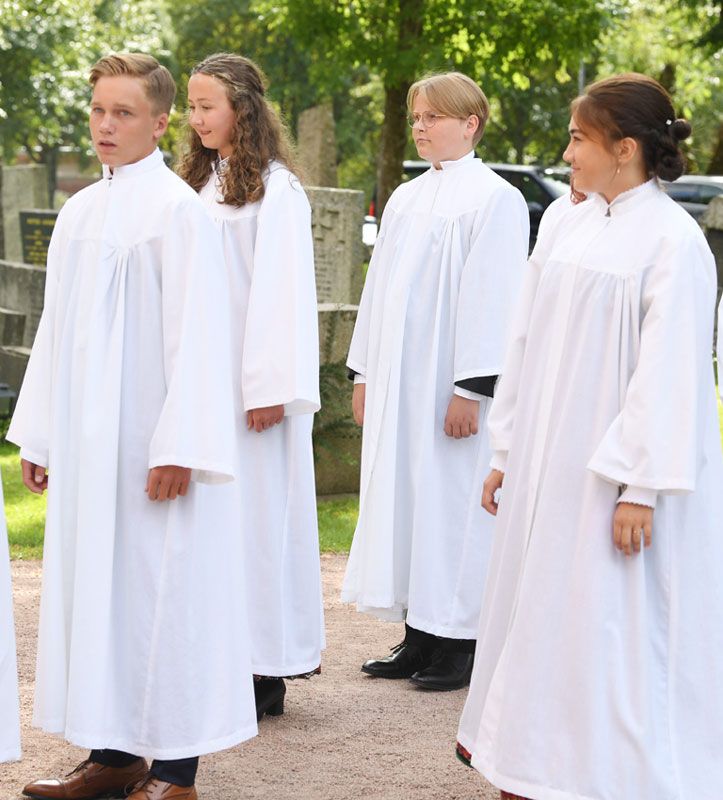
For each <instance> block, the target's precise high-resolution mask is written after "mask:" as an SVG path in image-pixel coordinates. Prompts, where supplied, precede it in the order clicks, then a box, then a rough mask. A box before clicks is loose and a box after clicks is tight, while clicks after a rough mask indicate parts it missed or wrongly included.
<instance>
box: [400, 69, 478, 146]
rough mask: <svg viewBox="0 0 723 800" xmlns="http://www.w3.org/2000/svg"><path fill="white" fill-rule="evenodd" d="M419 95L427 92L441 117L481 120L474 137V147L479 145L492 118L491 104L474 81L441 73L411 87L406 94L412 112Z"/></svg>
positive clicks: (452, 74)
mask: <svg viewBox="0 0 723 800" xmlns="http://www.w3.org/2000/svg"><path fill="white" fill-rule="evenodd" d="M420 92H424V96H425V97H426V98H427V100H428V102H429V105H430V106H432V108H434V109H435V111H439V112H440V114H447V115H448V116H450V117H457V118H458V119H467V117H469V116H470V115H471V114H474V115H475V116H476V117H477V118H478V119H479V125H478V126H477V130H476V131H475V133H474V136H473V137H472V143H473V144H475V145H477V144H478V143H479V141H480V139H481V138H482V134H483V133H484V130H485V126H486V125H487V120H488V119H489V118H490V104H489V101H488V100H487V96H486V95H485V93H484V92H483V91H482V89H480V87H479V86H478V85H477V84H476V83H475V82H474V81H473V80H472V78H469V77H468V76H467V75H463V74H462V73H461V72H442V73H439V74H437V75H426V76H425V77H424V78H420V79H419V80H418V81H416V82H415V83H413V84H412V85H411V86H410V88H409V92H408V93H407V108H408V109H409V111H411V110H412V106H413V105H414V101H415V100H416V99H417V95H418V94H419V93H420Z"/></svg>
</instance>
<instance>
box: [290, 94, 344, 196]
mask: <svg viewBox="0 0 723 800" xmlns="http://www.w3.org/2000/svg"><path fill="white" fill-rule="evenodd" d="M297 146H298V151H299V160H300V161H301V165H302V167H303V170H304V177H305V178H306V180H307V182H308V183H313V184H314V185H315V186H337V185H338V182H337V171H336V132H335V125H334V111H333V109H332V107H331V103H326V104H324V105H320V106H314V108H307V109H306V111H302V112H301V114H300V115H299V132H298V136H297Z"/></svg>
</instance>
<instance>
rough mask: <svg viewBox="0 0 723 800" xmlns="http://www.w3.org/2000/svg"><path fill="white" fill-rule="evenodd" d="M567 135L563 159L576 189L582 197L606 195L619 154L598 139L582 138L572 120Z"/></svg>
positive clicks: (611, 182) (574, 121) (575, 123)
mask: <svg viewBox="0 0 723 800" xmlns="http://www.w3.org/2000/svg"><path fill="white" fill-rule="evenodd" d="M569 133H570V143H569V144H568V145H567V149H566V150H565V152H564V153H563V155H562V157H563V158H564V159H565V161H567V163H568V164H570V166H571V167H572V179H573V185H574V187H575V189H577V190H578V191H581V192H584V193H585V194H588V193H590V192H598V193H600V194H605V193H606V192H608V191H609V190H610V188H611V185H612V184H613V182H614V181H615V179H616V177H617V175H618V174H619V173H618V167H619V165H620V161H619V154H618V153H617V152H615V151H614V150H613V151H611V150H610V149H608V147H607V146H606V145H605V144H604V143H603V142H602V141H600V140H599V139H598V138H597V136H596V138H595V139H591V138H590V136H588V135H587V134H585V133H584V132H583V131H582V130H581V129H580V127H579V126H578V124H577V122H576V120H575V117H572V119H571V120H570V127H569Z"/></svg>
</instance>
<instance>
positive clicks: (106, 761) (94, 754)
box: [90, 750, 140, 768]
mask: <svg viewBox="0 0 723 800" xmlns="http://www.w3.org/2000/svg"><path fill="white" fill-rule="evenodd" d="M139 758H140V756H134V755H131V754H130V753H124V752H123V751H122V750H91V751H90V760H91V761H92V762H93V763H94V764H102V765H103V766H104V767H119V768H123V767H130V765H131V764H132V763H133V762H134V761H138V759H139Z"/></svg>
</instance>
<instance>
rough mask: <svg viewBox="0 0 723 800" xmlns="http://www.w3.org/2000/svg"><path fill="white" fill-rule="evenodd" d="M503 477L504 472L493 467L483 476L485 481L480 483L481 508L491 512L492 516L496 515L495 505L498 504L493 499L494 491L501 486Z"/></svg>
mask: <svg viewBox="0 0 723 800" xmlns="http://www.w3.org/2000/svg"><path fill="white" fill-rule="evenodd" d="M504 479H505V473H504V472H500V471H499V470H498V469H493V470H492V472H490V474H489V475H488V476H487V477H486V478H485V482H484V484H483V485H482V508H484V510H485V511H488V512H489V513H490V514H492V516H493V517H496V516H497V507H498V505H499V503H497V501H496V500H495V492H496V491H497V490H498V489H501V488H502V482H503V481H504Z"/></svg>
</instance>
